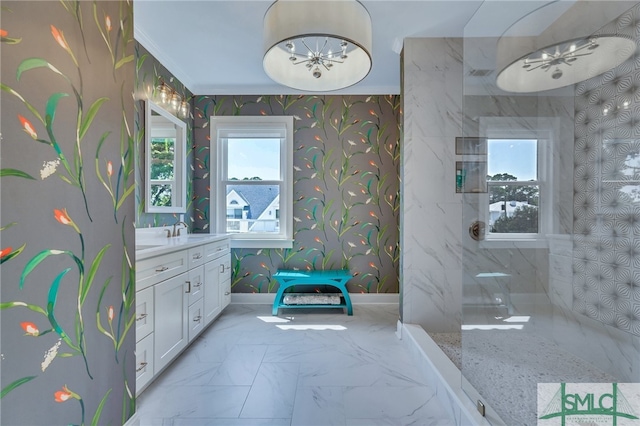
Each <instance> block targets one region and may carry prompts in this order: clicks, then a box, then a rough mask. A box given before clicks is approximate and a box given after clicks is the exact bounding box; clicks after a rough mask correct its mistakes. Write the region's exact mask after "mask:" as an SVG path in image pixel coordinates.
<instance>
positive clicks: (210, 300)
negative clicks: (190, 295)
mask: <svg viewBox="0 0 640 426" xmlns="http://www.w3.org/2000/svg"><path fill="white" fill-rule="evenodd" d="M219 280H220V262H219V261H218V260H214V261H213V262H208V263H205V264H204V324H205V325H207V324H209V323H210V322H211V321H213V319H214V318H215V317H217V316H218V314H219V313H220V311H221V308H220V281H219Z"/></svg>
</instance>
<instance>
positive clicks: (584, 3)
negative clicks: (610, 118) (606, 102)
mask: <svg viewBox="0 0 640 426" xmlns="http://www.w3.org/2000/svg"><path fill="white" fill-rule="evenodd" d="M564 7H565V3H564V2H558V1H555V2H550V3H548V4H546V5H544V6H542V7H540V8H538V9H536V10H534V11H532V12H531V13H529V14H527V15H525V16H524V17H522V18H521V19H519V20H518V21H516V22H515V23H514V24H513V25H512V26H511V27H510V28H509V29H508V30H507V31H505V33H504V34H503V35H502V36H501V37H500V38H499V39H498V43H497V46H496V48H497V49H496V59H497V64H496V65H497V66H496V69H497V71H498V75H497V77H496V85H497V86H498V87H499V88H500V89H502V90H505V91H508V92H515V93H530V92H540V91H545V90H552V89H557V88H560V87H565V86H569V85H572V84H575V83H578V82H580V81H584V80H587V79H589V78H592V77H595V76H597V75H600V74H602V73H604V72H606V71H608V70H610V69H612V68H615V67H616V66H618V65H620V64H621V63H623V62H624V61H626V60H627V59H628V58H629V57H630V56H631V55H632V54H633V53H634V52H635V51H636V48H637V47H636V44H635V42H634V41H633V40H632V38H631V37H629V36H628V35H626V34H617V33H616V31H615V30H614V31H610V28H607V30H606V31H603V26H604V25H605V24H607V23H609V22H611V21H613V20H614V19H616V18H617V17H618V16H619V15H620V14H622V13H623V12H625V11H626V10H627V9H628V8H629V5H628V4H625V2H617V1H612V2H607V1H588V0H577V1H576V2H575V3H574V4H573V5H572V6H571V7H570V8H568V9H564ZM557 11H562V13H561V15H560V17H559V18H557V19H556V20H555V21H553V22H552V23H551V24H550V25H549V24H548V23H549V20H550V17H552V16H557V13H556V12H557ZM541 25H542V27H544V28H545V29H544V30H543V31H542V32H537V31H535V29H536V28H539V27H540V26H541ZM545 25H546V27H545ZM532 34H533V35H532Z"/></svg>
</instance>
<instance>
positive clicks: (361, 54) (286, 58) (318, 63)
mask: <svg viewBox="0 0 640 426" xmlns="http://www.w3.org/2000/svg"><path fill="white" fill-rule="evenodd" d="M264 52H265V53H264V58H263V66H264V70H265V72H266V73H267V75H268V76H269V77H270V78H271V79H273V80H274V81H276V82H277V83H280V84H282V85H284V86H288V87H291V88H293V89H297V90H303V91H310V92H328V91H332V90H338V89H343V88H345V87H349V86H352V85H354V84H356V83H358V82H359V81H361V80H362V79H364V78H365V77H366V76H367V74H369V71H370V70H371V53H370V52H371V17H370V16H369V12H367V10H366V9H365V8H364V6H363V5H362V4H361V3H360V2H358V1H356V0H321V1H319V0H278V1H276V2H275V3H273V4H272V5H271V7H270V8H269V10H267V13H266V14H265V17H264Z"/></svg>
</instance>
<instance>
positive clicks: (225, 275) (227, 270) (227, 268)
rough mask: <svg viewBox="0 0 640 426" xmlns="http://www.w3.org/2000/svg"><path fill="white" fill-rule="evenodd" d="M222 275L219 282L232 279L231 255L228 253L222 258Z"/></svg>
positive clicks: (219, 261)
mask: <svg viewBox="0 0 640 426" xmlns="http://www.w3.org/2000/svg"><path fill="white" fill-rule="evenodd" d="M218 263H219V264H220V277H219V282H224V281H227V280H230V279H231V255H230V254H226V255H224V256H223V257H222V258H220V260H218Z"/></svg>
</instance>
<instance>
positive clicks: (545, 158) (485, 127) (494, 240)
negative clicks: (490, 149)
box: [480, 117, 558, 247]
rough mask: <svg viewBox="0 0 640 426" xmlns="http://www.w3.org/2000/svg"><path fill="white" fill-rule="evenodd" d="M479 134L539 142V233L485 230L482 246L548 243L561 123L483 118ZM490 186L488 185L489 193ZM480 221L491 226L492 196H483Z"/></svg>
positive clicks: (534, 119)
mask: <svg viewBox="0 0 640 426" xmlns="http://www.w3.org/2000/svg"><path fill="white" fill-rule="evenodd" d="M480 134H482V135H483V137H486V138H487V141H488V140H489V139H513V140H518V139H528V140H536V141H537V154H538V164H537V168H538V169H537V172H538V173H537V174H538V180H537V185H538V186H539V194H538V197H539V198H538V232H537V233H491V232H489V229H487V230H486V233H485V239H484V241H483V244H482V245H490V246H491V247H494V246H496V245H499V244H501V243H507V246H509V244H510V243H513V244H514V245H515V246H518V247H523V246H531V247H542V246H545V244H546V236H547V234H549V233H551V232H552V228H553V212H552V210H551V207H552V204H553V202H552V201H553V200H552V188H553V176H552V169H553V167H552V160H553V157H552V155H551V154H552V151H553V145H554V143H555V141H556V140H557V136H556V135H557V134H558V124H557V122H556V120H554V119H545V118H539V117H488V118H481V119H480ZM509 184H510V185H511V184H517V185H529V184H531V182H530V181H509ZM488 188H489V184H488V183H487V191H488ZM480 215H481V218H482V219H481V220H483V221H484V222H485V223H486V224H487V226H488V224H489V216H490V213H489V193H488V192H487V196H486V197H482V201H481V205H480Z"/></svg>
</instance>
